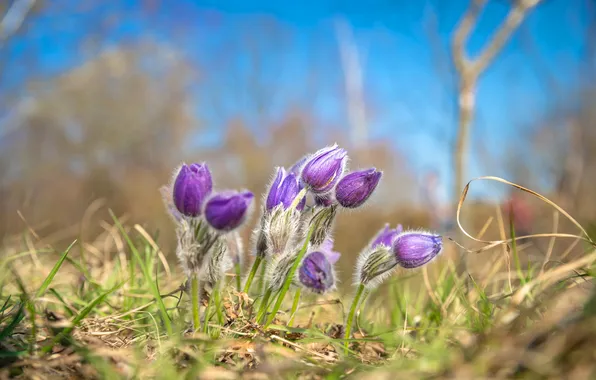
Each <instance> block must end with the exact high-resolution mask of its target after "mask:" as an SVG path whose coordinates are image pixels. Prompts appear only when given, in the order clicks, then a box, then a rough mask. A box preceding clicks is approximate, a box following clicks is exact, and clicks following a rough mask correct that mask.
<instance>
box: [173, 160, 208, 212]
mask: <svg viewBox="0 0 596 380" xmlns="http://www.w3.org/2000/svg"><path fill="white" fill-rule="evenodd" d="M172 190H173V194H172V195H173V202H174V205H175V206H176V209H178V211H179V212H180V213H181V214H183V215H186V216H189V217H196V216H199V215H200V214H201V208H202V206H203V203H204V201H205V199H206V198H207V197H208V196H209V194H211V191H212V190H213V181H212V179H211V172H210V171H209V168H208V167H207V164H205V163H202V164H196V163H195V164H190V165H186V164H183V165H182V166H181V167H180V169H179V170H178V173H177V174H176V177H175V180H174V186H173V189H172Z"/></svg>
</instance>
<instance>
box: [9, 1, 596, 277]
mask: <svg viewBox="0 0 596 380" xmlns="http://www.w3.org/2000/svg"><path fill="white" fill-rule="evenodd" d="M514 2H515V1H513V0H510V1H507V0H491V1H488V4H487V5H486V7H485V9H484V11H483V12H482V14H481V17H480V18H479V19H478V21H477V25H476V27H475V28H474V29H473V31H472V33H471V35H470V38H469V39H468V41H467V44H466V50H467V52H468V54H469V55H470V56H472V57H473V56H475V55H476V54H477V53H478V52H480V51H482V49H483V47H484V46H485V45H486V44H487V41H489V40H490V39H491V38H492V36H493V34H494V33H495V31H496V30H497V29H498V28H499V27H500V25H501V24H502V23H503V20H504V19H505V17H506V15H507V14H508V12H509V11H510V9H511V7H512V5H513V4H512V3H514ZM470 3H471V1H467V0H450V1H447V0H421V1H405V0H394V1H387V0H371V1H368V2H362V1H338V0H330V1H325V0H318V1H311V0H307V1H304V2H290V3H288V2H279V1H272V0H253V1H240V0H218V1H214V0H202V1H190V0H130V1H128V0H126V1H125V0H122V1H99V0H82V1H74V0H0V178H1V182H0V210H1V211H0V235H1V236H2V238H3V243H4V245H5V247H10V246H11V245H13V244H14V242H15V241H20V240H21V239H23V233H24V231H25V232H27V231H29V232H31V233H32V234H33V235H34V236H35V238H36V244H37V243H38V244H41V245H44V244H52V245H58V246H62V245H65V244H68V243H69V242H71V241H72V240H73V239H74V238H81V239H83V241H93V239H95V238H96V237H97V236H99V235H101V234H102V233H106V229H107V227H106V226H107V224H108V223H111V221H110V218H109V216H108V214H107V210H108V208H111V209H113V210H114V211H115V212H116V214H117V215H119V216H122V217H123V218H124V220H125V221H126V223H139V224H141V225H142V226H144V227H145V228H146V230H147V231H149V232H151V233H154V232H155V233H157V231H159V236H158V237H156V238H157V239H158V241H159V244H160V245H161V247H162V249H163V251H164V252H165V253H166V255H168V256H170V257H171V256H172V254H171V251H172V248H173V243H174V241H173V238H174V234H173V226H172V224H171V223H170V221H169V219H168V216H167V214H166V212H165V210H164V207H163V204H162V202H161V198H160V193H159V187H160V186H161V185H163V184H165V183H166V182H168V181H169V179H170V177H171V175H172V170H173V169H174V168H175V167H176V166H177V165H178V164H179V163H180V162H181V161H187V162H190V161H207V162H208V163H209V166H210V168H211V169H212V171H213V173H214V176H215V180H216V186H217V187H218V188H220V189H221V188H228V187H232V188H247V189H250V190H252V191H253V192H255V193H259V194H260V193H262V192H263V191H264V190H265V187H266V185H267V183H268V181H269V178H270V177H271V175H272V172H273V168H274V166H277V165H291V164H292V163H293V162H294V161H296V160H297V159H298V158H300V157H301V156H302V155H303V154H304V153H306V152H311V151H314V150H317V149H318V148H320V147H322V146H325V145H328V144H332V143H334V142H337V143H339V144H340V145H341V146H343V147H345V148H347V149H348V150H349V154H350V158H351V168H353V169H357V168H366V167H370V166H375V167H377V168H379V169H382V170H384V171H385V176H384V179H383V181H382V183H381V185H380V187H379V189H378V191H377V193H376V196H375V197H374V199H373V200H371V201H370V202H369V204H368V205H367V206H366V207H364V208H363V209H361V210H356V211H352V212H349V213H342V214H341V215H340V217H339V219H338V221H337V228H336V244H337V245H336V248H338V249H339V250H340V251H341V252H342V253H344V254H345V255H350V256H353V255H355V254H357V253H358V251H359V250H360V249H361V248H362V246H363V245H364V244H365V243H366V242H367V241H368V240H369V239H370V237H371V236H372V234H374V233H375V232H376V231H377V230H378V229H379V228H381V227H382V226H383V225H384V224H385V223H386V222H389V223H391V224H392V225H395V224H397V223H402V224H404V226H406V227H427V228H432V229H434V230H438V231H441V232H442V233H450V232H448V231H453V230H454V228H453V224H454V222H455V210H454V200H456V199H457V197H458V194H455V190H454V188H455V186H454V166H455V163H454V160H453V155H454V149H455V142H456V136H457V132H458V125H459V124H458V118H459V111H458V101H457V100H458V91H459V86H458V79H457V78H458V73H457V70H456V67H455V66H454V63H453V57H452V50H451V45H452V40H453V35H454V31H455V29H456V27H457V25H458V23H459V21H460V20H461V19H462V17H463V15H464V14H465V13H466V11H467V9H468V8H469V6H470ZM475 94H476V99H475V115H474V119H473V120H472V122H471V124H470V144H469V146H468V148H467V149H466V151H467V156H466V169H465V172H464V173H463V180H464V183H465V182H467V181H468V180H470V179H472V178H473V177H477V176H480V175H495V176H502V177H504V178H506V179H509V180H511V181H514V182H517V183H519V184H521V185H523V186H527V187H529V188H532V189H534V190H536V191H539V192H541V193H543V194H545V195H547V196H549V197H551V198H552V199H553V200H555V201H556V202H558V203H559V204H560V205H561V206H563V207H565V208H566V209H567V210H568V211H569V212H570V213H571V214H572V215H574V216H575V217H577V219H578V220H579V221H580V222H582V223H588V224H589V223H590V222H592V220H594V219H595V217H596V197H595V196H594V185H595V184H596V150H595V149H594V148H595V147H596V127H595V126H594V124H595V123H596V96H595V94H596V2H595V1H594V0H542V1H541V2H540V3H539V4H538V5H537V7H536V8H535V9H534V10H532V11H531V12H529V13H528V14H527V16H526V17H525V19H524V21H523V23H522V24H521V26H520V27H519V28H518V29H517V30H516V31H514V33H513V35H512V37H511V39H510V40H509V41H508V42H507V43H506V44H505V45H504V48H503V49H502V51H501V52H500V54H498V55H496V57H495V58H494V59H493V60H492V62H491V64H490V65H489V66H488V67H487V69H486V71H485V72H484V73H483V74H482V75H480V77H479V79H478V83H477V86H476V88H475ZM460 190H461V189H460ZM520 194H521V195H519V194H518V195H515V194H513V196H512V193H511V190H510V188H508V187H506V186H504V185H501V184H497V183H493V182H480V183H477V184H476V183H475V184H474V185H473V188H472V190H471V191H470V194H469V200H468V202H469V203H468V204H467V206H466V207H465V212H466V215H467V219H466V227H467V228H469V230H470V231H471V232H478V231H479V230H480V229H481V228H482V226H483V225H484V224H485V222H486V221H487V219H488V218H490V217H491V216H494V215H495V213H496V212H497V211H498V210H501V209H503V208H504V207H506V206H507V205H510V204H516V205H517V204H521V205H520V206H519V207H521V208H520V210H523V211H521V212H520V213H519V215H521V216H522V217H523V218H522V219H520V223H525V225H524V226H522V227H527V230H528V231H530V232H551V231H552V229H553V221H552V210H551V209H549V208H547V207H545V206H544V205H543V204H541V203H540V202H537V201H535V200H534V199H533V198H532V197H531V196H529V195H527V194H523V193H521V192H520ZM516 207H517V206H516ZM255 217H256V215H255ZM524 221H525V222H524ZM251 227H252V225H251ZM565 228H566V226H565V225H562V226H560V227H558V229H559V231H564V230H565ZM245 232H246V234H245V237H246V238H248V234H249V229H248V228H247V229H246V231H245ZM490 236H492V237H494V238H498V237H499V232H498V228H497V227H496V226H493V227H491V228H490V229H489V231H487V237H490ZM5 252H6V250H5ZM342 265H344V267H343V268H344V271H345V272H349V266H350V265H351V261H350V260H348V261H346V263H345V264H342Z"/></svg>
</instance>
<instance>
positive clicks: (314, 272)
mask: <svg viewBox="0 0 596 380" xmlns="http://www.w3.org/2000/svg"><path fill="white" fill-rule="evenodd" d="M298 278H299V280H300V284H301V285H302V286H304V287H305V288H306V289H308V290H310V291H312V292H314V293H318V294H322V293H325V292H326V291H328V290H330V289H331V288H332V287H333V285H335V276H334V274H333V266H332V264H331V263H330V262H329V260H328V259H327V256H326V255H325V254H324V253H323V252H319V251H314V252H310V253H308V254H307V255H306V256H305V257H304V260H303V261H302V264H301V265H300V268H299V269H298Z"/></svg>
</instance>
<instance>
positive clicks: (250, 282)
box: [244, 256, 263, 294]
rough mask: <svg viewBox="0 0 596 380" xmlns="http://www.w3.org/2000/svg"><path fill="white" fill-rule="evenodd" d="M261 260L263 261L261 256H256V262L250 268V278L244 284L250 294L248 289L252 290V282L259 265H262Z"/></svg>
mask: <svg viewBox="0 0 596 380" xmlns="http://www.w3.org/2000/svg"><path fill="white" fill-rule="evenodd" d="M261 261H263V258H262V257H261V256H257V257H256V258H255V262H254V263H253V264H252V268H251V269H250V273H249V274H248V278H247V279H246V284H244V293H247V294H248V291H249V290H250V285H251V284H252V280H254V278H255V274H257V270H258V269H259V265H261Z"/></svg>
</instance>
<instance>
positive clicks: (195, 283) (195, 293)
mask: <svg viewBox="0 0 596 380" xmlns="http://www.w3.org/2000/svg"><path fill="white" fill-rule="evenodd" d="M190 294H191V299H192V324H193V327H194V330H195V331H198V330H199V329H200V328H201V314H200V305H199V277H198V276H196V275H194V276H192V278H191V280H190Z"/></svg>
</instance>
